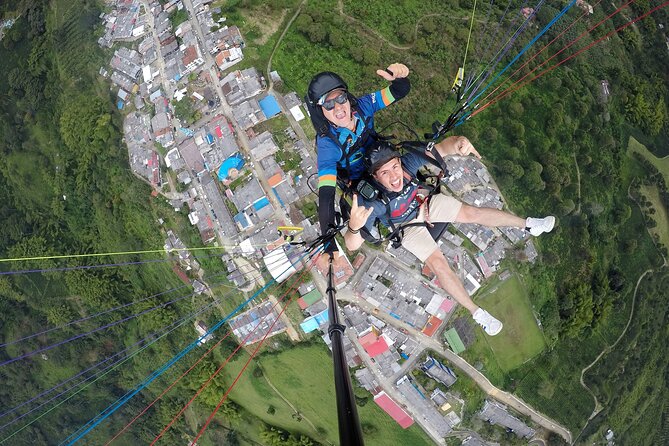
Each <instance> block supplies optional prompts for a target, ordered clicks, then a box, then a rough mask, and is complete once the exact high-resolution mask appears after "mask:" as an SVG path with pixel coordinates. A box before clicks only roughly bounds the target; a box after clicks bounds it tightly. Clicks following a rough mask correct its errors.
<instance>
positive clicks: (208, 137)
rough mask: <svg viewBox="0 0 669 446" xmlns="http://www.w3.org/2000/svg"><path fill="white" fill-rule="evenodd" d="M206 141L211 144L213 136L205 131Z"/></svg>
mask: <svg viewBox="0 0 669 446" xmlns="http://www.w3.org/2000/svg"><path fill="white" fill-rule="evenodd" d="M207 142H208V143H209V144H211V143H212V142H214V137H213V136H212V134H211V133H207Z"/></svg>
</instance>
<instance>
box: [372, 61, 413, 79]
mask: <svg viewBox="0 0 669 446" xmlns="http://www.w3.org/2000/svg"><path fill="white" fill-rule="evenodd" d="M376 74H378V75H379V76H381V77H382V78H384V79H385V80H387V81H394V80H395V79H399V78H402V77H407V76H408V75H409V68H407V66H406V65H404V64H402V63H393V64H390V65H389V66H388V68H386V69H385V70H376Z"/></svg>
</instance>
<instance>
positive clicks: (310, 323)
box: [300, 317, 318, 333]
mask: <svg viewBox="0 0 669 446" xmlns="http://www.w3.org/2000/svg"><path fill="white" fill-rule="evenodd" d="M300 328H301V329H302V330H303V331H304V332H305V333H311V332H312V331H314V330H315V329H317V328H318V322H316V319H314V318H313V317H310V318H307V319H305V320H304V322H302V323H301V324H300Z"/></svg>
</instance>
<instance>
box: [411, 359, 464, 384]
mask: <svg viewBox="0 0 669 446" xmlns="http://www.w3.org/2000/svg"><path fill="white" fill-rule="evenodd" d="M420 368H421V370H423V371H424V372H425V373H426V374H427V376H429V377H430V378H432V379H434V380H435V381H438V382H440V383H442V384H443V385H445V386H446V387H450V386H452V385H453V384H455V381H457V380H458V378H457V376H455V373H454V372H453V370H451V368H450V367H448V366H445V365H444V364H442V363H441V362H439V361H437V360H436V359H434V358H433V357H431V356H428V357H427V359H426V361H425V362H424V363H423V364H421V366H420Z"/></svg>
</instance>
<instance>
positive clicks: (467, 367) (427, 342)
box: [337, 289, 572, 444]
mask: <svg viewBox="0 0 669 446" xmlns="http://www.w3.org/2000/svg"><path fill="white" fill-rule="evenodd" d="M337 298H338V300H340V301H348V302H351V303H354V304H355V305H357V306H359V307H360V308H361V309H363V310H364V311H366V312H368V313H372V312H373V311H374V309H375V307H374V306H372V305H371V304H369V302H367V301H366V300H364V299H360V298H358V297H357V296H355V295H354V294H353V293H352V292H351V291H350V290H348V289H343V290H340V291H338V292H337ZM375 316H376V317H378V318H379V319H381V320H383V321H384V322H385V323H387V324H389V325H392V326H394V327H396V328H399V329H404V330H406V331H407V332H408V333H409V334H410V335H411V336H412V337H413V338H414V339H415V340H416V341H417V342H418V343H419V345H420V346H421V347H422V348H429V349H431V350H433V351H435V352H437V353H439V354H440V355H441V356H443V357H444V358H446V360H447V361H449V362H450V363H451V364H453V365H454V366H455V367H457V368H459V369H460V370H461V371H462V372H464V373H465V374H466V375H467V376H469V377H470V378H472V379H473V380H474V381H475V382H476V384H477V385H478V386H479V387H480V388H481V389H482V390H483V391H484V392H485V393H486V394H488V395H489V396H490V397H492V398H494V399H496V400H497V401H499V402H501V403H503V404H506V405H507V406H509V407H512V408H514V409H515V410H517V411H518V412H520V413H522V414H523V415H527V416H529V417H530V418H531V419H532V421H534V422H535V423H537V424H539V425H540V426H542V427H544V428H546V429H548V430H551V431H553V432H556V433H557V434H559V435H560V436H562V437H563V438H564V439H565V440H567V441H568V442H569V443H570V444H571V441H572V437H571V432H569V430H568V429H566V428H564V427H563V426H560V425H559V424H558V423H557V422H556V421H553V420H551V419H549V418H548V417H546V416H544V415H542V414H541V413H539V412H538V411H537V410H535V409H533V408H532V407H530V406H529V405H528V404H527V403H525V402H524V401H522V400H521V399H519V398H518V397H516V396H515V395H512V394H510V393H508V392H505V391H503V390H500V389H498V388H497V387H495V386H493V385H492V383H491V382H490V381H489V380H488V378H486V377H485V376H484V375H483V374H482V373H481V372H479V371H478V370H476V369H475V368H474V367H473V366H472V365H471V364H469V363H468V362H467V361H465V360H464V359H462V358H461V357H460V356H458V355H456V354H455V353H453V352H452V351H451V350H448V349H445V348H444V347H443V345H442V344H441V343H440V342H439V341H438V340H436V339H433V338H430V337H428V336H425V335H424V334H423V333H421V332H420V331H418V330H416V329H415V328H414V327H411V326H410V325H408V324H406V323H404V322H402V321H400V320H398V319H395V318H393V317H390V316H389V315H388V314H385V313H383V312H379V314H375Z"/></svg>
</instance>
